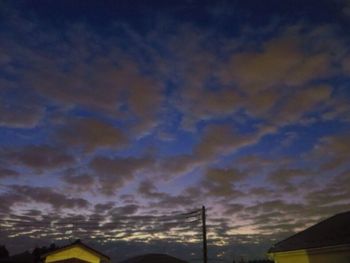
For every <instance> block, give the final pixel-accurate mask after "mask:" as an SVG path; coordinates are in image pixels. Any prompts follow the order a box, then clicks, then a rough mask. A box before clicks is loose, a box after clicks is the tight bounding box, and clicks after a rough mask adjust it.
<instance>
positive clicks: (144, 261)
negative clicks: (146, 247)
mask: <svg viewBox="0 0 350 263" xmlns="http://www.w3.org/2000/svg"><path fill="white" fill-rule="evenodd" d="M120 263H188V262H187V261H184V260H181V259H178V258H175V257H172V256H169V255H166V254H146V255H141V256H136V257H133V258H130V259H127V260H124V261H122V262H120Z"/></svg>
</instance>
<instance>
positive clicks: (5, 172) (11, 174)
mask: <svg viewBox="0 0 350 263" xmlns="http://www.w3.org/2000/svg"><path fill="white" fill-rule="evenodd" d="M18 176H20V174H19V173H18V172H17V171H15V170H12V169H8V168H5V167H1V166H0V179H3V178H15V177H18Z"/></svg>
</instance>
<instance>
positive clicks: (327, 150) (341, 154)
mask: <svg viewBox="0 0 350 263" xmlns="http://www.w3.org/2000/svg"><path fill="white" fill-rule="evenodd" d="M349 147H350V138H349V136H348V135H347V134H342V133H340V134H336V135H333V136H328V137H325V138H322V139H321V140H320V141H319V143H318V144H316V145H315V147H314V149H313V151H312V152H311V154H310V158H313V159H320V160H322V161H323V163H322V164H321V166H320V170H322V171H329V170H334V169H337V168H341V167H342V166H344V165H346V164H348V162H349V160H350V150H349V149H350V148H349Z"/></svg>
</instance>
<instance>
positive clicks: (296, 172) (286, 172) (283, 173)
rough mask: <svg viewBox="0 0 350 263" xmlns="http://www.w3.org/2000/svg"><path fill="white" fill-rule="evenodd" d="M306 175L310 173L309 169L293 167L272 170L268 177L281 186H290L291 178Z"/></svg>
mask: <svg viewBox="0 0 350 263" xmlns="http://www.w3.org/2000/svg"><path fill="white" fill-rule="evenodd" d="M307 175H310V171H307V170H304V169H295V168H294V169H293V168H290V169H288V168H280V169H277V170H275V171H273V172H272V173H271V174H270V175H269V176H268V179H269V180H270V181H271V182H273V183H274V184H277V185H280V186H282V187H290V186H292V184H293V183H292V181H293V179H296V178H300V177H301V178H303V177H306V176H307Z"/></svg>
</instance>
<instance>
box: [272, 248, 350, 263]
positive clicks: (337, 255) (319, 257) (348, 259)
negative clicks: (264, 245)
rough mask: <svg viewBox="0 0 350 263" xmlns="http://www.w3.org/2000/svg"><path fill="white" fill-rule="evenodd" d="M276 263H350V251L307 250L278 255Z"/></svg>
mask: <svg viewBox="0 0 350 263" xmlns="http://www.w3.org/2000/svg"><path fill="white" fill-rule="evenodd" d="M273 258H274V261H275V263H350V249H349V250H342V251H328V252H326V253H321V252H320V253H312V252H308V251H306V250H303V251H299V252H298V253H276V254H274V257H273Z"/></svg>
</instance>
